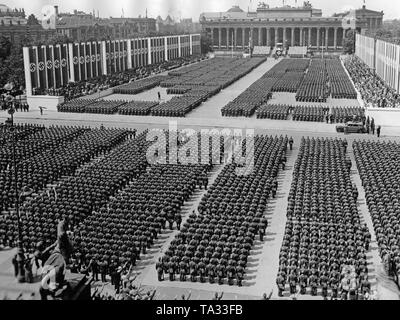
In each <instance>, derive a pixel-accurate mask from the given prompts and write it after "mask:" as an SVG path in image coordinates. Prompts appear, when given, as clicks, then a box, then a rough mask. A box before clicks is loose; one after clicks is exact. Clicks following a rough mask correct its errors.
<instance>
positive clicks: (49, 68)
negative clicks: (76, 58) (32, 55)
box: [44, 46, 54, 89]
mask: <svg viewBox="0 0 400 320" xmlns="http://www.w3.org/2000/svg"><path fill="white" fill-rule="evenodd" d="M44 50H45V61H46V62H45V64H46V79H47V85H46V89H49V88H54V81H53V54H52V50H51V46H44Z"/></svg>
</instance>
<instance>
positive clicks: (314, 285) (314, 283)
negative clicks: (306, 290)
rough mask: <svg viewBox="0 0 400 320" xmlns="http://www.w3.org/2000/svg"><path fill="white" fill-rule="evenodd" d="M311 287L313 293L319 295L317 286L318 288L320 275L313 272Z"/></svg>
mask: <svg viewBox="0 0 400 320" xmlns="http://www.w3.org/2000/svg"><path fill="white" fill-rule="evenodd" d="M310 287H311V295H312V296H316V295H317V288H318V277H317V276H316V274H311V276H310Z"/></svg>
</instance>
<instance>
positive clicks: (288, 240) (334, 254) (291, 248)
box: [276, 138, 371, 299]
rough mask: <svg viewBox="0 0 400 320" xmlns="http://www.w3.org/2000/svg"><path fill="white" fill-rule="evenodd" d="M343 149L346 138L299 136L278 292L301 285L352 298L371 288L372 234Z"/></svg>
mask: <svg viewBox="0 0 400 320" xmlns="http://www.w3.org/2000/svg"><path fill="white" fill-rule="evenodd" d="M346 152H347V141H346V140H340V139H337V138H335V139H331V138H330V139H329V138H326V139H325V138H302V142H301V146H300V151H299V156H298V158H297V160H296V163H295V168H294V173H293V181H292V186H291V189H290V192H289V200H288V202H289V204H288V208H287V219H288V220H287V224H286V227H285V234H284V239H283V243H282V247H281V252H280V255H279V272H278V275H277V280H276V282H277V286H278V289H279V293H278V294H279V296H283V294H284V293H285V292H290V294H295V293H296V292H297V291H298V290H299V291H300V294H306V293H307V294H311V295H314V296H315V295H319V294H322V296H323V297H324V298H326V299H327V298H328V295H329V296H331V297H332V298H333V299H337V298H341V299H350V297H351V298H353V297H354V296H357V295H360V296H361V295H363V294H365V293H366V291H365V290H369V289H368V288H369V287H370V285H369V282H368V268H367V252H368V250H369V243H370V241H371V235H370V233H369V230H368V227H367V226H366V225H363V224H362V223H361V221H360V214H359V212H358V209H357V199H358V190H357V187H356V186H355V185H353V184H352V182H351V180H350V169H351V160H350V159H349V158H348V157H347V156H346ZM348 268H353V269H354V272H350V273H349V274H348V272H347V271H346V270H347V269H348ZM350 275H352V279H353V280H352V281H350ZM344 279H345V280H344ZM350 282H351V284H350Z"/></svg>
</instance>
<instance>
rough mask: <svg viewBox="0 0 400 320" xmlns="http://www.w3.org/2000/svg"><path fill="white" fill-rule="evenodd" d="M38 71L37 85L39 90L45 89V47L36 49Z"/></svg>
mask: <svg viewBox="0 0 400 320" xmlns="http://www.w3.org/2000/svg"><path fill="white" fill-rule="evenodd" d="M37 57H38V63H37V66H38V71H39V83H40V88H41V89H47V88H48V87H47V77H46V46H41V47H39V48H38V55H37Z"/></svg>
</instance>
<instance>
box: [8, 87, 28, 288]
mask: <svg viewBox="0 0 400 320" xmlns="http://www.w3.org/2000/svg"><path fill="white" fill-rule="evenodd" d="M5 89H6V90H8V91H11V90H12V86H11V87H8V88H5ZM14 101H15V98H14V97H12V96H11V95H10V94H9V93H8V94H7V96H6V98H5V103H6V109H7V110H8V114H9V115H10V116H11V118H10V119H9V120H8V121H7V123H8V124H9V125H10V132H11V142H12V159H13V166H14V196H15V210H16V213H17V228H18V251H17V259H16V261H17V263H18V274H17V280H18V282H19V283H23V282H25V269H24V262H25V255H24V248H23V239H22V223H21V216H20V211H19V202H20V197H21V196H22V195H24V193H25V191H24V192H23V193H21V194H20V195H19V194H18V180H17V178H18V169H17V159H16V150H15V144H16V140H15V130H16V128H15V126H14V113H15V105H14Z"/></svg>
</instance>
